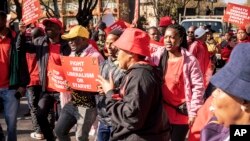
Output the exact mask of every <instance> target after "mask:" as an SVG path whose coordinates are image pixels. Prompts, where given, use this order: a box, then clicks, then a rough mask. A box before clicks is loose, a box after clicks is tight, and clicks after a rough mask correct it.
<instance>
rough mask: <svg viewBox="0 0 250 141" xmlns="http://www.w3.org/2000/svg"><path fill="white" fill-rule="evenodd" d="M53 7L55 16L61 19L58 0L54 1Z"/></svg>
mask: <svg viewBox="0 0 250 141" xmlns="http://www.w3.org/2000/svg"><path fill="white" fill-rule="evenodd" d="M53 5H54V14H55V17H56V18H60V13H59V8H58V3H57V0H53Z"/></svg>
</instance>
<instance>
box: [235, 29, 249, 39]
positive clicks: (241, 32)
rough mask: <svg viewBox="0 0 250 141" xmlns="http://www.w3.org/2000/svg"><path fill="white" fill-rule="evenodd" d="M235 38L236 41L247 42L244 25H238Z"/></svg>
mask: <svg viewBox="0 0 250 141" xmlns="http://www.w3.org/2000/svg"><path fill="white" fill-rule="evenodd" d="M237 40H238V43H242V42H249V39H248V35H247V31H246V28H245V27H239V29H238V30H237Z"/></svg>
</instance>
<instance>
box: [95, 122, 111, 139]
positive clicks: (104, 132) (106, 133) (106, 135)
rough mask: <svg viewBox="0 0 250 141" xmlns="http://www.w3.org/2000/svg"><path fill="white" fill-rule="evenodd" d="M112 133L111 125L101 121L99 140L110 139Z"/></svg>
mask: <svg viewBox="0 0 250 141" xmlns="http://www.w3.org/2000/svg"><path fill="white" fill-rule="evenodd" d="M110 134H111V126H108V125H105V124H104V123H102V122H100V124H99V127H98V134H97V137H98V138H97V141H109V139H110Z"/></svg>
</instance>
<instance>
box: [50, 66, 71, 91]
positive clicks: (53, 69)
mask: <svg viewBox="0 0 250 141" xmlns="http://www.w3.org/2000/svg"><path fill="white" fill-rule="evenodd" d="M49 70H50V72H49V73H48V75H49V76H48V87H49V88H51V89H54V90H55V91H58V92H67V82H66V80H65V76H64V73H63V70H62V66H58V65H56V64H50V68H49Z"/></svg>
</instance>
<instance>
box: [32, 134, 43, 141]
mask: <svg viewBox="0 0 250 141" xmlns="http://www.w3.org/2000/svg"><path fill="white" fill-rule="evenodd" d="M30 137H31V138H33V139H37V140H43V139H44V136H43V134H41V133H36V132H32V133H31V134H30Z"/></svg>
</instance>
